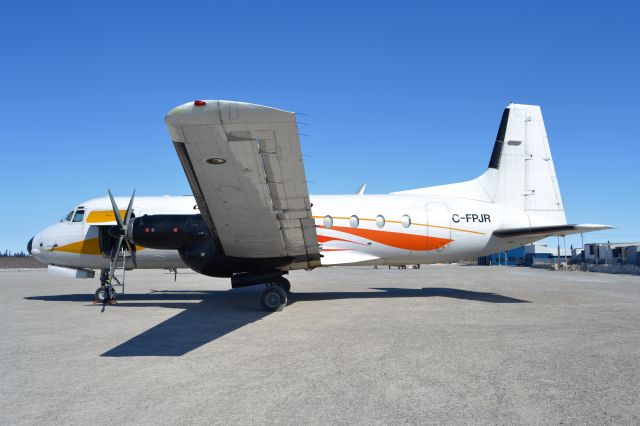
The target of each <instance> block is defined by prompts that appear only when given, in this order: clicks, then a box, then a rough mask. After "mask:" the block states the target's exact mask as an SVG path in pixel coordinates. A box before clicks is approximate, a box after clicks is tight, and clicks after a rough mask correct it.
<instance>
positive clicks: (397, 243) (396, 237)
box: [329, 226, 453, 251]
mask: <svg viewBox="0 0 640 426" xmlns="http://www.w3.org/2000/svg"><path fill="white" fill-rule="evenodd" d="M329 229H331V230H333V231H339V232H344V233H347V234H351V235H355V236H357V237H361V238H366V239H367V240H371V241H375V242H376V243H380V244H384V245H386V246H391V247H395V248H399V249H404V250H414V251H427V250H436V249H439V248H441V247H444V246H446V245H447V244H449V243H450V242H452V241H453V240H449V239H447V238H438V237H431V236H425V235H415V234H407V233H404V232H390V231H378V230H374V229H362V228H347V227H344V226H332V227H331V228H329Z"/></svg>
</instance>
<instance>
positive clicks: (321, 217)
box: [311, 215, 485, 235]
mask: <svg viewBox="0 0 640 426" xmlns="http://www.w3.org/2000/svg"><path fill="white" fill-rule="evenodd" d="M329 216H331V215H329ZM311 217H312V218H314V219H324V216H311ZM331 218H332V219H343V220H349V219H351V218H349V217H346V216H331ZM358 220H359V221H368V222H375V221H376V220H375V219H369V218H364V217H361V218H358ZM385 223H397V224H401V223H402V222H401V221H399V220H385ZM411 226H426V227H428V228H439V229H450V230H452V231H460V232H468V233H470V234H478V235H484V234H485V233H484V232H479V231H472V230H470V229H461V228H452V227H450V226H440V225H429V224H428V223H416V222H412V223H411Z"/></svg>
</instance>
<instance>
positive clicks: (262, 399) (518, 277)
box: [0, 265, 640, 424]
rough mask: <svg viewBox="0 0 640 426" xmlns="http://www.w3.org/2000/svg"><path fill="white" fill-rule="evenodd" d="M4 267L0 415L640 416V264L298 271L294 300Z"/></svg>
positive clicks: (195, 418)
mask: <svg viewBox="0 0 640 426" xmlns="http://www.w3.org/2000/svg"><path fill="white" fill-rule="evenodd" d="M127 276H128V283H127V294H126V295H124V296H121V297H120V303H119V304H118V305H116V306H107V307H106V309H105V311H104V312H101V306H99V305H93V304H92V303H91V300H92V292H93V291H94V290H95V288H96V287H97V282H96V280H78V279H66V278H59V277H52V276H48V275H47V273H46V272H45V271H21V272H0V323H1V324H2V327H1V328H0V330H1V331H0V342H1V344H0V377H1V380H0V423H2V424H35V423H38V424H59V423H75V424H158V423H160V424H175V423H179V424H184V423H207V424H212V423H215V424H264V423H287V424H292V423H299V424H302V423H304V424H306V423H311V424H326V423H332V424H390V423H394V424H395V423H409V424H418V423H420V424H424V423H444V424H469V423H474V424H513V423H518V424H554V423H555V424H561V423H566V424H585V423H586V424H609V423H616V424H638V423H640V394H639V392H640V391H639V389H640V385H639V384H640V277H638V276H623V275H608V274H597V273H587V272H551V271H544V270H533V269H525V268H505V267H477V266H449V265H432V266H427V267H423V268H422V269H420V270H410V269H408V270H388V269H378V270H374V269H372V268H335V269H320V270H315V271H312V272H304V271H299V272H295V273H293V274H291V276H290V280H291V282H292V295H291V297H290V299H291V300H290V305H289V306H288V307H287V308H285V310H284V311H283V312H279V313H273V314H267V313H266V312H262V311H261V310H260V306H259V300H258V298H259V295H260V293H261V291H262V289H260V288H246V289H240V290H229V285H228V282H227V280H222V279H212V278H207V277H203V276H200V275H197V274H195V273H186V272H185V273H181V274H178V281H177V282H176V283H174V282H173V276H172V275H169V274H167V273H166V272H164V271H134V272H131V273H128V275H127Z"/></svg>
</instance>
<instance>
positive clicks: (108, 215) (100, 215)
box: [87, 210, 127, 223]
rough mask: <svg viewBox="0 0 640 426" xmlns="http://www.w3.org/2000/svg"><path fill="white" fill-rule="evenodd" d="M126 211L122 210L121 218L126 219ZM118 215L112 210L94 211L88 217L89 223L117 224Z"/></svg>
mask: <svg viewBox="0 0 640 426" xmlns="http://www.w3.org/2000/svg"><path fill="white" fill-rule="evenodd" d="M126 213H127V211H126V210H120V217H122V219H124V215H125V214H126ZM115 221H116V215H114V214H113V211H111V210H94V211H92V212H91V213H89V216H87V223H103V222H115Z"/></svg>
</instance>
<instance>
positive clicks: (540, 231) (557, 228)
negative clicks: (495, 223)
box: [493, 224, 612, 239]
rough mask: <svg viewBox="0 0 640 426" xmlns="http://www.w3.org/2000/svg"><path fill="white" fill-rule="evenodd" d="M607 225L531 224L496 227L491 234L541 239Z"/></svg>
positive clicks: (604, 227) (500, 236) (598, 229)
mask: <svg viewBox="0 0 640 426" xmlns="http://www.w3.org/2000/svg"><path fill="white" fill-rule="evenodd" d="M611 228H612V227H611V226H609V225H594V224H583V225H552V226H533V227H527V228H509V229H498V230H497V231H493V235H494V236H496V237H498V238H521V237H527V238H528V237H536V239H542V238H546V237H555V236H558V235H559V236H566V235H571V234H579V233H582V232H593V231H601V230H603V229H611Z"/></svg>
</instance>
